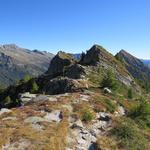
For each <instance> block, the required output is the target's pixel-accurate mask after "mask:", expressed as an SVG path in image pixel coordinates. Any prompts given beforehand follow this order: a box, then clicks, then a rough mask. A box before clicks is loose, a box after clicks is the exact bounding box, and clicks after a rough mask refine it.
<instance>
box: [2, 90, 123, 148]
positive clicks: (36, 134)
mask: <svg viewBox="0 0 150 150" xmlns="http://www.w3.org/2000/svg"><path fill="white" fill-rule="evenodd" d="M95 94H96V93H93V92H91V91H84V92H76V93H70V94H68V93H66V94H59V95H53V96H50V95H36V94H30V93H24V94H22V95H21V98H22V100H23V104H22V106H21V107H19V108H13V109H5V108H3V109H1V111H0V147H1V149H2V150H37V149H38V150H50V149H51V150H97V149H98V147H97V139H98V138H99V137H101V136H103V135H105V134H107V131H108V130H109V129H110V128H111V126H112V122H113V120H112V118H113V117H114V116H116V117H117V116H119V115H124V113H125V112H124V109H123V108H122V107H120V106H118V108H117V110H118V111H116V112H115V113H113V114H111V113H109V112H107V111H106V110H105V108H101V111H100V110H99V111H94V109H95V107H96V106H95V105H94V101H95V100H94V99H95V98H96V97H95V96H96V95H95ZM97 94H98V95H99V96H105V95H102V94H100V93H97ZM91 103H93V105H91ZM86 109H90V111H91V112H92V113H93V116H94V117H93V118H91V120H90V121H85V120H84V119H83V115H84V110H86ZM82 110H83V111H82Z"/></svg>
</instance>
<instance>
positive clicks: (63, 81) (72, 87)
mask: <svg viewBox="0 0 150 150" xmlns="http://www.w3.org/2000/svg"><path fill="white" fill-rule="evenodd" d="M84 88H88V87H87V84H86V81H85V80H82V79H79V80H75V79H70V78H68V77H57V78H54V79H51V80H50V81H48V82H47V83H46V84H45V85H44V87H43V90H42V91H44V92H45V93H46V94H61V93H66V92H75V91H80V90H82V89H84Z"/></svg>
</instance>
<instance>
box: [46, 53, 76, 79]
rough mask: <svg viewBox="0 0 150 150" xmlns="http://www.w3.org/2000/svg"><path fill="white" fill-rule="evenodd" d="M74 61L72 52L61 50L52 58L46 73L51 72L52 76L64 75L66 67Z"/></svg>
mask: <svg viewBox="0 0 150 150" xmlns="http://www.w3.org/2000/svg"><path fill="white" fill-rule="evenodd" d="M74 63H75V59H74V58H73V56H72V55H71V54H67V53H65V52H62V51H59V52H58V53H57V55H56V56H55V57H54V58H53V59H52V61H51V63H50V66H49V69H48V71H47V72H46V74H49V75H50V76H51V77H57V76H61V75H63V72H64V68H65V67H67V66H70V65H71V64H74Z"/></svg>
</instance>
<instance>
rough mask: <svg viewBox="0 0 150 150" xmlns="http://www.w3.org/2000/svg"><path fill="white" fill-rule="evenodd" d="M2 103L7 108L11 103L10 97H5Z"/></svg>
mask: <svg viewBox="0 0 150 150" xmlns="http://www.w3.org/2000/svg"><path fill="white" fill-rule="evenodd" d="M3 103H4V105H5V106H9V105H11V104H12V103H13V102H12V100H11V98H10V96H7V97H6V98H5V99H4V101H3Z"/></svg>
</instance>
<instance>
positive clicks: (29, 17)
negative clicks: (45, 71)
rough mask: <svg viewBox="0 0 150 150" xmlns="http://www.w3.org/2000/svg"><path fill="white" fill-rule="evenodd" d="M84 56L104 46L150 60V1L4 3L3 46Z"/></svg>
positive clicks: (0, 2)
mask: <svg viewBox="0 0 150 150" xmlns="http://www.w3.org/2000/svg"><path fill="white" fill-rule="evenodd" d="M10 43H14V44H17V45H19V46H20V47H24V48H28V49H39V50H47V51H49V52H51V53H54V54H55V53H57V51H59V50H63V51H66V52H71V53H80V52H82V51H85V50H87V49H89V48H90V47H92V45H93V44H99V45H102V46H103V47H104V48H106V49H107V50H108V51H109V52H111V53H112V54H116V53H117V52H118V51H119V50H121V49H124V50H127V51H128V52H130V53H131V54H133V55H135V56H136V57H138V58H145V59H150V0H0V44H10Z"/></svg>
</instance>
